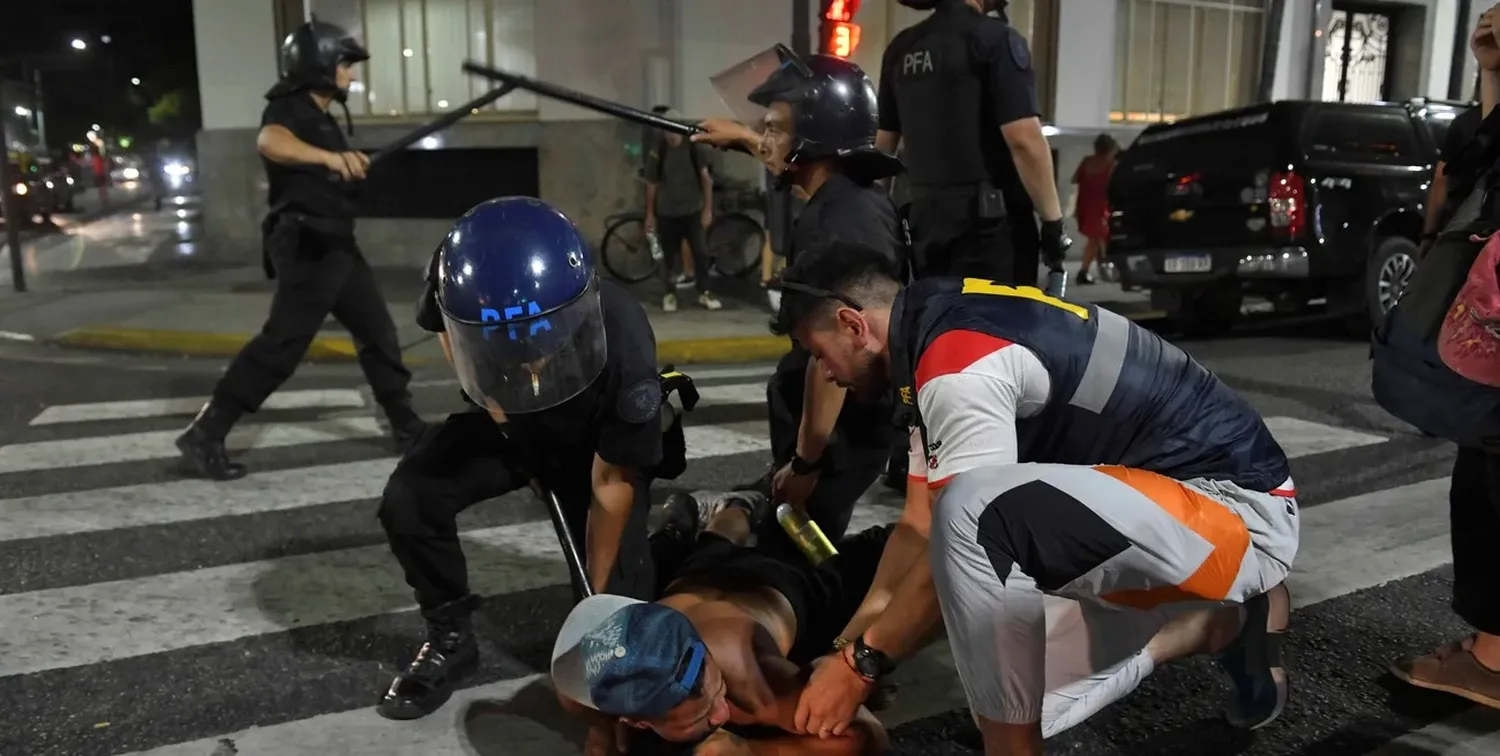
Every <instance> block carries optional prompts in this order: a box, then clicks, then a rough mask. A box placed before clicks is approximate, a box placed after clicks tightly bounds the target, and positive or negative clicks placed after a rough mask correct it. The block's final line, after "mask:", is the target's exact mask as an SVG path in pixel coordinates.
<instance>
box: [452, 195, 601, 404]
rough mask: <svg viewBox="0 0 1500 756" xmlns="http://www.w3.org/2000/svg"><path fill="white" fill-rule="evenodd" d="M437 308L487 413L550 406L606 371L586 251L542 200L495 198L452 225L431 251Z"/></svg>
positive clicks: (455, 357)
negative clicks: (435, 255)
mask: <svg viewBox="0 0 1500 756" xmlns="http://www.w3.org/2000/svg"><path fill="white" fill-rule="evenodd" d="M437 304H438V309H439V311H440V312H441V313H442V317H443V325H444V328H445V347H446V351H447V353H448V358H449V359H450V360H451V361H452V362H453V368H454V371H455V372H457V373H458V381H459V385H460V386H462V387H463V390H464V393H466V394H468V396H469V398H470V399H472V400H474V401H475V402H477V403H479V404H480V405H483V406H485V407H486V408H488V409H490V410H500V411H501V412H504V413H505V414H507V415H510V414H523V413H527V412H537V411H540V410H545V409H548V408H551V407H555V406H557V405H559V404H562V403H563V402H566V401H567V400H569V399H572V398H573V397H574V396H577V395H578V394H579V393H581V392H582V391H583V390H584V389H586V388H588V386H589V384H591V383H593V382H594V379H595V378H597V377H598V376H599V374H600V373H601V372H603V370H604V363H605V359H606V357H607V356H608V352H607V349H606V346H605V333H604V315H603V311H602V309H601V306H600V303H599V277H598V275H597V274H596V272H595V269H594V260H593V253H592V251H591V250H590V249H589V245H588V243H587V242H586V241H585V240H584V238H583V234H582V233H580V232H579V231H578V227H577V226H575V225H573V221H571V220H569V219H568V217H567V216H566V215H563V214H562V213H561V212H560V211H558V210H557V209H556V208H554V207H552V206H551V205H548V204H547V203H545V202H542V201H541V200H538V199H534V198H531V197H500V198H498V199H492V200H489V201H486V202H483V203H480V204H479V205H477V206H475V207H474V208H472V209H470V210H469V211H468V212H467V213H464V215H463V216H462V217H460V218H459V219H458V220H457V221H455V222H454V224H453V228H452V229H451V230H449V231H448V235H447V236H446V237H444V239H443V242H442V245H441V246H440V247H439V249H438V263H437Z"/></svg>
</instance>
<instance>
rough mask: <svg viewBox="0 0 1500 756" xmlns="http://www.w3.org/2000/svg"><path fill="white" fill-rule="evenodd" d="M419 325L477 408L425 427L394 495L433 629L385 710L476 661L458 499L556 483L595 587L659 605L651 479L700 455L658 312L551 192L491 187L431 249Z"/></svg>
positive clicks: (434, 689) (393, 510)
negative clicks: (678, 413) (673, 386)
mask: <svg viewBox="0 0 1500 756" xmlns="http://www.w3.org/2000/svg"><path fill="white" fill-rule="evenodd" d="M417 322H418V323H419V324H420V325H421V326H422V327H423V328H424V329H426V330H428V331H435V332H437V333H438V338H439V340H440V341H441V343H442V346H443V352H444V354H446V355H447V357H448V360H449V362H451V363H452V365H453V369H454V372H455V373H457V374H458V380H459V384H460V385H461V386H462V388H463V392H464V395H465V397H466V398H467V399H468V400H469V402H470V404H471V405H472V406H471V408H470V409H469V410H468V411H465V412H460V413H458V414H454V415H449V416H448V418H447V419H446V420H444V421H443V422H442V423H440V424H437V425H435V426H433V427H432V428H431V429H429V431H428V432H427V433H425V434H424V435H423V436H422V437H421V438H420V439H419V440H418V441H417V443H416V444H415V445H414V446H413V448H412V449H411V451H409V452H408V453H407V455H406V456H405V457H404V458H403V459H402V460H401V462H400V463H399V464H398V465H397V466H396V469H395V471H394V472H393V473H392V474H391V477H390V480H389V481H388V482H387V483H386V486H385V491H384V493H383V494H382V496H381V501H380V522H381V524H382V525H383V526H384V528H385V532H386V535H387V537H388V539H389V541H390V545H391V551H392V552H394V554H395V556H396V559H397V561H398V562H400V564H401V569H402V570H403V571H404V572H405V574H406V582H407V584H408V585H410V586H411V587H412V588H413V589H414V590H415V591H416V598H417V602H418V605H419V606H420V607H421V612H422V616H423V618H424V619H425V620H426V622H427V631H428V642H427V644H426V645H424V646H423V647H422V649H421V651H419V652H418V654H417V657H416V659H415V660H414V661H413V662H412V663H411V664H410V666H409V667H408V668H407V670H406V672H405V673H403V674H402V675H401V676H399V677H397V678H396V681H395V682H394V683H393V684H392V685H391V687H390V689H389V690H388V692H387V693H386V694H385V697H384V699H383V700H382V701H381V703H380V705H379V712H380V714H381V715H383V716H385V717H388V718H391V719H415V718H418V717H422V716H425V715H427V714H429V713H431V712H432V711H434V710H435V709H437V707H439V706H441V705H442V704H443V703H444V702H445V701H447V700H448V697H449V696H450V695H451V693H452V691H453V686H454V685H455V683H457V682H458V681H459V680H460V679H461V678H462V677H464V676H465V675H466V674H468V673H469V672H471V671H472V670H473V669H474V668H475V667H476V665H477V663H478V659H479V648H478V645H477V644H476V642H475V638H474V633H473V628H472V624H471V622H470V617H471V615H472V614H473V612H474V610H475V608H476V607H477V605H478V597H477V596H475V595H474V594H473V593H472V592H471V590H470V587H469V582H468V574H467V570H466V568H465V563H464V554H463V549H462V548H461V547H460V545H459V540H458V526H457V524H456V522H455V519H456V518H457V517H458V514H459V512H462V511H463V510H465V509H467V508H468V507H470V506H472V505H474V504H477V503H479V502H481V501H484V500H487V499H492V498H495V497H497V496H500V495H502V494H505V493H508V492H511V491H515V490H518V489H521V488H525V487H527V486H531V487H533V488H534V489H538V490H550V491H551V492H553V493H554V494H556V496H557V498H558V500H559V502H560V503H561V505H562V507H563V509H564V512H563V514H564V518H565V520H566V521H567V523H568V525H569V529H570V530H571V533H572V536H573V538H574V539H575V546H576V548H577V550H578V553H579V554H582V555H584V556H585V564H586V569H587V571H588V575H589V583H590V587H591V588H592V589H593V590H595V591H602V592H608V593H614V594H623V595H627V596H634V597H637V598H641V599H647V600H649V599H650V598H653V596H652V595H651V594H652V592H653V588H654V586H653V581H654V574H653V566H652V562H651V558H650V552H649V549H648V547H647V541H646V515H647V513H648V510H649V508H650V501H649V497H650V493H649V490H648V488H649V481H650V479H651V478H653V477H665V478H671V477H675V476H676V475H678V474H680V473H681V471H682V467H683V466H684V465H685V464H686V456H685V450H684V449H683V448H682V444H683V438H682V426H681V423H680V420H677V421H675V422H671V423H668V424H666V425H668V428H667V429H666V431H665V433H664V430H663V427H662V426H663V425H664V423H663V422H662V412H663V407H662V405H663V388H662V387H663V385H664V384H663V378H662V377H661V376H660V375H658V372H657V369H656V364H655V357H656V336H655V334H654V333H653V332H652V330H651V324H650V321H648V320H647V318H646V311H645V309H644V308H643V307H642V306H641V304H640V303H639V302H638V301H636V299H635V298H634V297H633V296H632V295H631V294H629V293H628V292H626V291H625V290H623V289H621V288H619V287H618V286H616V285H615V284H614V283H612V282H610V281H604V280H600V278H599V276H598V274H597V273H596V271H595V268H594V257H593V252H592V251H591V250H590V248H589V245H588V243H587V242H586V241H585V240H584V238H583V235H582V234H581V233H579V231H578V229H577V227H576V226H574V225H573V222H572V221H570V220H569V219H568V218H567V217H566V216H564V215H563V214H562V213H561V212H559V211H557V210H556V209H554V208H552V207H551V206H549V205H547V204H546V203H544V202H541V201H539V200H536V199H531V198H527V197H507V198H501V199H495V200H490V201H488V202H485V203H482V204H480V205H478V206H476V207H474V208H473V209H471V210H470V211H469V212H468V213H466V214H465V215H464V216H463V217H461V218H459V219H458V221H457V222H456V223H455V224H454V226H453V228H452V230H451V231H450V232H449V233H448V236H447V237H446V238H445V239H444V240H443V242H442V244H441V246H440V247H439V248H438V250H437V253H436V254H435V255H434V258H433V261H432V267H431V268H430V269H429V276H428V287H427V291H426V293H425V294H424V295H423V297H422V299H421V300H420V301H419V303H418V313H417ZM664 438H665V441H664ZM663 460H666V462H665V463H664V462H663ZM669 468H670V469H669ZM585 534H587V537H586V538H585ZM573 588H574V592H575V594H582V591H583V588H584V586H581V585H579V584H577V582H575V583H574V586H573Z"/></svg>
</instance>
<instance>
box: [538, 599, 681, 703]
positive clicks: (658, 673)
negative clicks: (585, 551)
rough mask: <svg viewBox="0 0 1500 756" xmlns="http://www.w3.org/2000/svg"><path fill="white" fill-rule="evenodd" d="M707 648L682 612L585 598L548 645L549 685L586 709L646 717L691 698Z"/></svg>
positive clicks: (631, 601)
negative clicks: (550, 679)
mask: <svg viewBox="0 0 1500 756" xmlns="http://www.w3.org/2000/svg"><path fill="white" fill-rule="evenodd" d="M707 653H708V649H707V647H706V646H704V645H703V639H702V638H701V637H699V635H698V631H697V629H695V628H694V627H693V623H692V622H689V621H688V618H687V617H686V616H684V615H683V614H682V612H679V611H677V610H676V609H672V608H670V607H666V606H662V605H661V604H650V603H646V602H644V601H641V600H639V599H633V598H629V597H627V596H614V595H610V594H604V593H601V594H597V595H594V596H590V597H588V598H586V599H584V600H583V601H580V602H578V605H577V606H575V607H573V611H572V612H571V613H569V614H568V618H567V619H566V620H564V621H563V626H562V629H561V630H559V631H558V633H557V642H556V643H555V644H554V645H553V647H552V684H553V685H554V686H556V687H557V691H558V692H559V693H561V694H563V695H565V696H567V697H568V698H570V699H572V700H574V701H577V702H578V703H581V704H583V705H584V706H587V707H589V708H591V709H594V710H596V711H599V712H601V713H604V714H608V715H610V716H616V717H632V718H638V719H650V718H653V717H659V716H662V715H664V714H666V713H667V712H668V711H671V710H672V709H673V708H675V707H676V706H677V705H678V704H681V703H682V702H683V701H686V700H688V698H690V697H692V690H693V687H694V686H695V685H697V683H698V681H699V678H700V677H702V675H703V665H704V659H705V657H706V656H707Z"/></svg>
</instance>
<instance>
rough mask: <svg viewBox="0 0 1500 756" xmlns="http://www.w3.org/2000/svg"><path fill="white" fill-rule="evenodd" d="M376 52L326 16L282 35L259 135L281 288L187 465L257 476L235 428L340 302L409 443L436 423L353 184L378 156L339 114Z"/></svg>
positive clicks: (206, 414)
mask: <svg viewBox="0 0 1500 756" xmlns="http://www.w3.org/2000/svg"><path fill="white" fill-rule="evenodd" d="M369 57H370V56H369V54H368V53H366V52H365V50H364V48H363V47H361V46H360V45H359V43H358V42H356V41H355V40H354V38H353V37H351V36H350V35H349V33H348V32H346V31H344V29H342V28H340V27H338V26H335V25H333V24H329V23H324V22H321V21H317V20H313V21H310V22H307V23H304V24H302V25H301V26H298V27H297V28H296V29H295V30H294V31H293V32H292V33H291V34H289V35H288V36H287V38H286V41H285V42H283V43H282V46H281V81H279V82H277V84H276V85H275V86H273V87H272V88H271V90H270V91H269V92H267V93H266V99H267V100H268V101H269V102H268V103H267V104H266V109H265V111H264V112H263V113H262V114H261V129H260V135H259V136H258V137H257V138H256V146H257V148H258V149H259V151H260V155H261V162H262V163H263V164H264V165H265V169H266V178H267V180H268V183H269V184H270V193H269V195H270V196H269V200H270V205H271V209H270V212H269V213H267V214H266V218H265V221H264V222H263V223H262V224H261V229H262V231H263V232H264V234H265V239H264V259H263V262H264V263H265V265H266V267H267V273H268V275H272V276H274V277H275V279H276V293H275V296H274V297H273V298H272V300H271V312H270V315H269V317H267V319H266V324H265V325H264V326H263V327H262V328H261V332H260V334H258V335H257V336H256V337H255V338H254V339H252V340H251V341H250V343H248V344H246V345H245V348H244V349H242V350H241V351H240V353H239V356H237V357H236V358H235V359H234V361H233V362H231V363H230V365H229V368H228V369H227V370H226V371H225V372H224V377H223V378H221V379H220V380H219V384H218V386H216V387H215V388H214V392H213V397H212V399H210V400H209V402H208V403H207V404H206V405H204V407H203V410H202V411H201V412H199V413H198V416H197V418H195V419H194V420H193V423H192V425H190V426H189V427H188V429H187V431H186V432H184V433H183V434H182V435H181V436H180V437H178V439H177V448H178V449H179V450H180V451H181V452H182V456H183V459H184V461H185V462H186V463H187V466H188V467H190V468H191V469H193V470H195V471H196V472H198V473H200V474H202V475H205V476H208V477H210V478H213V479H216V480H232V479H234V478H239V477H243V476H244V475H245V467H244V466H243V465H239V464H235V463H232V462H230V461H229V458H228V455H227V454H226V453H225V450H224V438H225V436H226V435H228V433H229V430H230V429H231V428H232V427H233V426H234V424H235V423H236V422H237V421H238V420H239V419H240V417H241V416H242V415H243V414H244V413H246V412H255V411H256V410H258V409H259V408H260V406H261V403H262V402H264V401H265V399H266V397H267V396H270V394H271V392H273V391H275V390H276V389H277V388H278V387H279V386H281V384H282V383H284V382H286V380H287V379H288V378H290V377H291V375H292V372H293V371H295V370H296V369H297V363H299V362H301V360H302V356H303V355H304V354H306V353H307V348H308V346H309V345H311V344H312V341H313V338H314V337H316V336H317V335H318V329H320V328H322V326H323V322H324V321H325V320H326V319H327V318H328V315H329V314H330V313H331V314H332V315H333V316H334V317H335V318H337V319H338V321H339V322H340V323H342V324H343V325H344V327H345V328H347V329H348V330H349V334H350V335H351V336H353V337H354V341H355V343H356V344H358V345H359V355H358V357H359V366H360V368H361V369H362V370H363V371H364V374H365V378H366V379H367V380H369V382H370V387H371V388H372V389H374V394H375V399H376V401H377V402H378V403H379V404H380V405H381V407H382V408H383V409H384V411H385V414H386V417H387V419H388V420H390V423H391V431H392V434H393V435H394V437H395V441H396V444H397V447H398V449H399V448H403V447H404V446H405V445H406V444H408V443H410V441H411V439H413V438H415V437H416V436H417V435H419V434H420V433H421V431H422V429H423V428H424V427H425V426H424V423H423V422H422V419H421V418H420V417H419V416H418V415H417V414H416V412H414V411H413V410H412V407H411V392H410V391H409V390H408V384H410V382H411V373H410V371H408V370H407V369H406V366H405V365H404V364H402V362H401V346H400V344H399V343H398V342H397V340H396V324H395V323H394V322H393V321H392V320H391V314H390V311H389V310H387V309H386V305H385V300H384V298H383V297H382V296H381V294H380V289H379V288H378V287H377V286H376V284H375V275H374V273H373V272H372V271H371V270H370V265H369V263H367V262H365V259H364V257H363V256H362V255H361V254H360V251H359V247H358V246H357V245H356V244H355V241H354V212H355V205H354V195H353V188H352V187H353V182H354V181H357V180H359V179H362V178H364V176H365V169H366V168H367V167H368V165H369V159H368V158H367V157H366V156H365V155H364V153H361V152H357V151H354V150H351V149H350V148H349V143H348V142H347V141H345V139H344V135H343V134H342V133H340V132H339V127H338V124H337V122H335V121H334V119H333V117H332V116H330V115H329V114H328V107H329V105H331V104H332V103H334V102H338V103H343V102H344V100H345V98H346V97H347V95H348V87H349V85H350V83H352V82H353V81H354V72H353V66H354V65H355V64H356V63H359V62H360V61H363V60H367V59H368V58H369ZM345 120H346V123H347V120H348V113H347V111H346V112H345ZM351 131H352V130H351Z"/></svg>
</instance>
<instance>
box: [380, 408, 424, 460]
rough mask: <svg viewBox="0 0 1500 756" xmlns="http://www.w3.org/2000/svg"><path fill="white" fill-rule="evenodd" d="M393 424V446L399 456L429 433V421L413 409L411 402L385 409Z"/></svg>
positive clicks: (388, 418) (386, 415) (387, 417)
mask: <svg viewBox="0 0 1500 756" xmlns="http://www.w3.org/2000/svg"><path fill="white" fill-rule="evenodd" d="M383 409H384V410H385V418H386V419H387V420H389V421H390V423H391V445H392V447H393V448H394V449H395V450H396V453H397V454H405V453H407V452H408V451H410V450H411V447H412V446H413V445H415V444H416V443H417V439H419V438H421V437H422V434H423V433H425V432H426V431H427V427H428V425H427V421H426V420H423V419H422V416H421V415H418V414H417V412H416V410H414V409H412V408H411V403H410V402H395V403H392V404H387V405H385V406H384V408H383Z"/></svg>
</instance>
